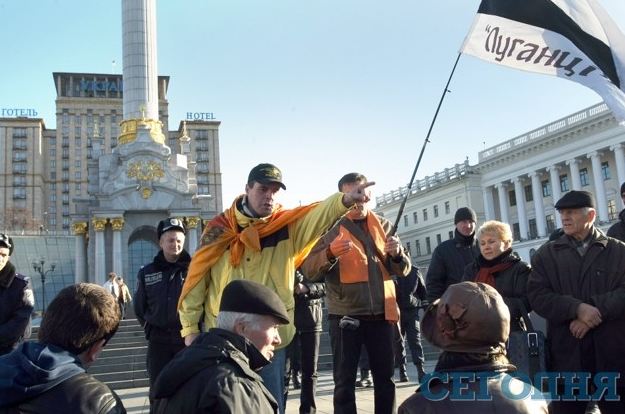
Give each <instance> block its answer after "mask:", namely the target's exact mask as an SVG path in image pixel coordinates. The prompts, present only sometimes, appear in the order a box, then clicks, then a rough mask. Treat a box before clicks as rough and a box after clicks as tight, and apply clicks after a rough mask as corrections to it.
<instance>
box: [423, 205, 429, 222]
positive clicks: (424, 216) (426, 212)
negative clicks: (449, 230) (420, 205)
mask: <svg viewBox="0 0 625 414" xmlns="http://www.w3.org/2000/svg"><path fill="white" fill-rule="evenodd" d="M423 221H428V209H427V208H424V209H423Z"/></svg>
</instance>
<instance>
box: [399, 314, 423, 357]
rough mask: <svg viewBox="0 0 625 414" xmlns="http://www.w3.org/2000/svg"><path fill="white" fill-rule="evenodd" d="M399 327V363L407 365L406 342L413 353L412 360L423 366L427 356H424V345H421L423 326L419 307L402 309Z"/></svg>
mask: <svg viewBox="0 0 625 414" xmlns="http://www.w3.org/2000/svg"><path fill="white" fill-rule="evenodd" d="M399 329H400V333H401V335H399V337H398V338H397V341H398V344H397V345H398V350H399V352H398V355H397V357H398V361H397V363H398V365H399V366H402V365H406V344H405V342H408V346H409V347H410V354H411V355H412V362H413V363H414V364H415V365H417V366H420V367H423V364H424V363H425V358H424V357H423V346H422V345H421V327H420V324H419V312H418V309H416V308H415V309H402V311H401V315H400V322H399Z"/></svg>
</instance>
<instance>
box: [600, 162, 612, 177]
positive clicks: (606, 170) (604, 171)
mask: <svg viewBox="0 0 625 414" xmlns="http://www.w3.org/2000/svg"><path fill="white" fill-rule="evenodd" d="M601 176H602V177H603V179H604V180H609V179H610V178H612V173H611V172H610V164H608V162H607V161H604V162H602V163H601Z"/></svg>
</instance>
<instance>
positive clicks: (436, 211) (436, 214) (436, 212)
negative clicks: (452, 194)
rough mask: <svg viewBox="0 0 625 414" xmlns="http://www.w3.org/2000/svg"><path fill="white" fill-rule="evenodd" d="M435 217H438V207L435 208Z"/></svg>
mask: <svg viewBox="0 0 625 414" xmlns="http://www.w3.org/2000/svg"><path fill="white" fill-rule="evenodd" d="M434 217H438V206H434Z"/></svg>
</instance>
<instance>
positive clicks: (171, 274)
mask: <svg viewBox="0 0 625 414" xmlns="http://www.w3.org/2000/svg"><path fill="white" fill-rule="evenodd" d="M190 261H191V256H189V254H188V253H187V252H186V251H184V250H183V251H182V254H181V255H180V257H179V258H178V261H177V262H176V263H169V262H168V261H167V260H165V256H164V255H163V251H162V250H161V251H159V252H158V254H157V255H156V257H154V261H153V262H152V263H150V264H148V265H146V266H143V267H142V268H141V270H139V273H138V274H137V291H136V292H135V298H134V308H135V315H137V319H138V320H139V322H140V323H141V324H142V325H143V329H144V330H145V336H146V338H147V339H148V340H150V341H155V342H159V343H168V344H183V343H184V340H183V339H182V337H181V336H180V330H181V329H182V326H181V325H180V319H179V318H178V298H179V297H180V293H181V292H182V285H183V284H184V280H185V278H186V276H187V270H188V269H189V262H190Z"/></svg>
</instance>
